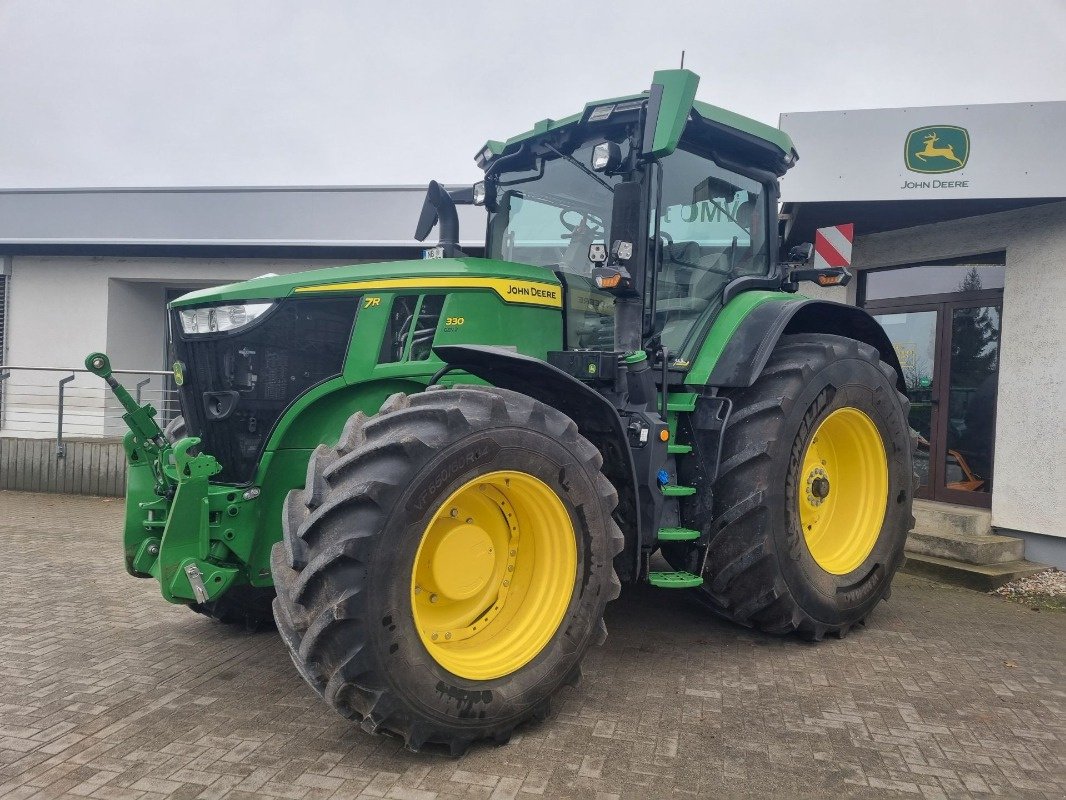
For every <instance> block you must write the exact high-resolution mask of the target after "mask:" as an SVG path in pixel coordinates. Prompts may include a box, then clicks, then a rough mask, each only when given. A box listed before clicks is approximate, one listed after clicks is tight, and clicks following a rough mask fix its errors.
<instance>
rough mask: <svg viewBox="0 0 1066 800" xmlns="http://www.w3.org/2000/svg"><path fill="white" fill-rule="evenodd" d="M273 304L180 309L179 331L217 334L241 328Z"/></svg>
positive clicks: (241, 304) (257, 317)
mask: <svg viewBox="0 0 1066 800" xmlns="http://www.w3.org/2000/svg"><path fill="white" fill-rule="evenodd" d="M273 305H274V304H273V303H240V304H234V305H228V306H208V307H206V308H183V309H180V311H179V312H178V313H179V316H180V317H181V329H182V330H183V331H185V333H218V332H220V331H232V330H236V329H237V328H243V327H244V326H245V325H250V324H252V323H253V322H255V321H256V320H257V319H259V318H260V317H261V316H263V314H265V313H266V312H267V311H269V310H270V309H271V308H272V307H273Z"/></svg>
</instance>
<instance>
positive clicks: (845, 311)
mask: <svg viewBox="0 0 1066 800" xmlns="http://www.w3.org/2000/svg"><path fill="white" fill-rule="evenodd" d="M792 333H831V334H835V335H837V336H847V337H849V338H851V339H857V340H858V341H860V342H865V343H866V344H868V345H870V346H872V347H874V348H876V350H877V352H878V353H879V354H880V356H881V360H882V361H884V362H885V363H886V364H888V365H889V366H891V367H892V368H893V369H894V370H896V387H897V388H898V389H899V391H900V392H902V393H903V394H904V395H906V394H907V385H906V383H905V382H904V379H903V370H902V368H901V367H900V364H899V357H898V356H897V355H896V350H895V348H894V347H893V346H892V342H891V341H890V340H889V338H888V334H886V333H885V331H884V328H882V327H881V326H880V325H878V324H877V320H875V319H874V318H873V317H872V316H870V314H869V313H867V312H866V311H865V310H863V309H861V308H858V307H856V306H849V305H846V304H844V303H833V302H830V301H827V300H807V299H802V300H801V299H798V298H797V299H796V300H788V301H785V302H781V303H763V304H762V305H759V306H756V308H755V309H754V310H752V312H751V313H750V314H748V315H747V316H746V317H745V318H744V321H743V322H742V323H741V324H740V327H739V328H737V330H736V333H734V335H733V337H732V338H731V339H730V340H729V343H728V344H727V345H726V346H725V349H724V350H723V351H722V355H721V356H720V357H719V358H718V361H717V362H716V363H715V365H714V369H713V370H711V375H710V377H709V378H708V379H707V385H709V386H717V387H727V388H734V387H735V388H743V387H747V386H751V385H752V384H753V383H754V382H755V380H756V378H758V377H759V375H760V374H761V373H762V370H763V367H765V366H766V362H767V361H768V360H769V358H770V354H771V353H772V352H773V350H774V347H775V346H776V345H777V342H778V340H779V339H780V338H781V337H782V336H787V335H789V334H792Z"/></svg>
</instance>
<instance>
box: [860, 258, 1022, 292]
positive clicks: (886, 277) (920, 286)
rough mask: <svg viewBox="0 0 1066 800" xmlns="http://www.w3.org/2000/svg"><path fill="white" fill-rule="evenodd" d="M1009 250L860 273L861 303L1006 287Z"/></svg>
mask: <svg viewBox="0 0 1066 800" xmlns="http://www.w3.org/2000/svg"><path fill="white" fill-rule="evenodd" d="M1006 255H1007V254H1006V253H1003V252H999V253H984V254H981V255H976V256H963V257H962V258H951V259H943V260H940V261H926V262H922V263H918V264H901V265H899V266H895V267H885V268H884V269H871V270H866V271H864V272H862V273H860V277H859V291H860V296H861V298H862V304H864V305H865V304H866V303H871V302H876V301H879V300H889V299H896V298H904V297H905V298H912V299H913V298H917V297H937V296H940V295H958V294H970V293H971V292H979V291H985V290H988V289H1000V290H1002V289H1003V281H1004V277H1005V275H1006V271H1007V270H1006V267H1005V266H1004V265H1005V264H1006V263H1007V262H1006Z"/></svg>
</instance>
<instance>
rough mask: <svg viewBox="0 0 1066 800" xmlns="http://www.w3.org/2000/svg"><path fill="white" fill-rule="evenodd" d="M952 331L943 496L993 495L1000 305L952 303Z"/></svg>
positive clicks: (948, 317) (948, 322)
mask: <svg viewBox="0 0 1066 800" xmlns="http://www.w3.org/2000/svg"><path fill="white" fill-rule="evenodd" d="M943 313H944V315H945V320H944V322H945V324H944V327H945V329H947V328H950V330H949V331H946V333H947V334H948V336H947V341H946V342H945V343H944V344H945V352H944V355H943V361H944V363H945V365H946V370H945V375H944V381H943V386H942V389H941V398H942V401H941V406H942V407H943V408H942V414H941V416H942V417H943V418H944V419H943V423H944V438H945V440H946V452H945V453H944V454H942V456H941V459H942V466H943V470H942V474H941V476H940V482H941V484H942V487H941V488H942V490H943V494H944V499H951V500H953V501H954V502H959V501H960V498H961V500H962V501H963V502H965V501H966V500H967V498H972V497H974V496H975V495H980V496H984V497H990V496H991V491H992V473H993V464H992V453H993V448H994V445H995V430H996V389H997V386H998V382H999V329H1000V306H999V305H998V304H995V305H993V304H983V303H968V304H964V303H947V304H945V309H944V312H943Z"/></svg>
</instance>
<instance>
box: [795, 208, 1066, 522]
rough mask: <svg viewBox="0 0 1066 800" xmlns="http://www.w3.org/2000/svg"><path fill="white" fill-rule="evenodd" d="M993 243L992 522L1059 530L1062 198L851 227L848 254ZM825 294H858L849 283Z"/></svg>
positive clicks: (1064, 383)
mask: <svg viewBox="0 0 1066 800" xmlns="http://www.w3.org/2000/svg"><path fill="white" fill-rule="evenodd" d="M999 250H1005V251H1006V253H1007V261H1006V263H1007V269H1006V285H1005V287H1004V290H1003V319H1002V332H1001V343H1000V347H1001V350H1000V374H999V397H998V404H997V410H996V445H995V447H996V449H995V464H996V467H995V475H996V479H995V487H994V489H993V491H992V524H993V525H994V526H996V527H1000V528H1006V529H1010V530H1016V531H1024V532H1030V533H1040V534H1045V535H1048V536H1056V537H1066V489H1064V487H1066V411H1064V410H1066V203H1063V202H1058V203H1049V204H1047V205H1041V206H1034V207H1030V208H1025V209H1018V210H1015V211H1005V212H1001V213H997V214H986V215H983V216H979V217H969V218H967V219H962V220H953V221H950V222H942V223H937V224H934V225H921V226H917V227H914V228H906V229H902V230H896V231H888V232H885V233H875V234H870V235H867V236H858V237H857V238H856V240H855V247H854V252H853V261H854V265H855V268H856V269H857V270H863V269H871V268H875V267H885V266H892V265H896V264H907V263H915V262H921V261H923V260H935V259H943V258H954V257H956V256H965V255H975V254H978V253H987V252H996V251H999ZM802 291H804V292H805V293H807V287H804V289H803V290H802ZM812 294H814V293H813V292H812ZM825 294H826V295H827V296H829V298H830V299H835V300H840V301H845V300H847V301H848V302H854V301H855V287H854V284H853V285H852V286H851V287H848V289H847V290H842V289H834V290H831V291H830V292H825ZM845 294H846V295H847V297H845Z"/></svg>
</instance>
